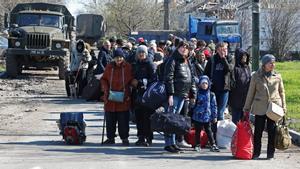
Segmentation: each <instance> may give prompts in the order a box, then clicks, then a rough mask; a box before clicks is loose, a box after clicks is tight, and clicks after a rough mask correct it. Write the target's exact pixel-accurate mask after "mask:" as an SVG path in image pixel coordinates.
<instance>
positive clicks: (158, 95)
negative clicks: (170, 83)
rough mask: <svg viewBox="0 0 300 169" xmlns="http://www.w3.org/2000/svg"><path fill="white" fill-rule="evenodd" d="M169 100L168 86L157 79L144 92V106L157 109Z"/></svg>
mask: <svg viewBox="0 0 300 169" xmlns="http://www.w3.org/2000/svg"><path fill="white" fill-rule="evenodd" d="M166 101H167V91H166V86H165V84H164V83H163V82H160V81H157V82H154V83H152V84H151V85H150V86H149V87H147V89H146V91H145V93H144V94H143V98H142V103H143V105H144V106H146V107H148V108H150V109H152V110H155V109H157V108H158V107H160V106H161V105H162V103H164V102H166Z"/></svg>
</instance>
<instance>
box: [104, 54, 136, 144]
mask: <svg viewBox="0 0 300 169" xmlns="http://www.w3.org/2000/svg"><path fill="white" fill-rule="evenodd" d="M132 79H133V74H132V68H131V65H130V64H129V63H127V62H125V60H124V53H123V51H122V50H121V49H116V50H115V51H114V54H113V61H112V62H110V63H109V64H107V66H106V68H105V70H104V73H103V76H102V78H101V86H102V90H103V92H104V97H103V101H104V111H105V117H106V121H107V125H106V131H107V140H106V141H105V142H104V143H103V144H115V137H116V135H115V132H116V124H117V123H118V132H119V135H120V137H121V139H122V144H123V145H125V146H127V145H129V141H128V137H129V108H130V104H131V100H130V88H129V86H130V84H131V81H132Z"/></svg>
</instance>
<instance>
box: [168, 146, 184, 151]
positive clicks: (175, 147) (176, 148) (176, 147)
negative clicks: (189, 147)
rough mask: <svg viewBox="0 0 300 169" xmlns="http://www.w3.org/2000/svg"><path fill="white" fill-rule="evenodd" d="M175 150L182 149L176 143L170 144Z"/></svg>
mask: <svg viewBox="0 0 300 169" xmlns="http://www.w3.org/2000/svg"><path fill="white" fill-rule="evenodd" d="M171 146H172V147H173V148H174V149H175V150H177V151H182V149H181V148H179V147H178V146H177V145H176V144H174V145H171Z"/></svg>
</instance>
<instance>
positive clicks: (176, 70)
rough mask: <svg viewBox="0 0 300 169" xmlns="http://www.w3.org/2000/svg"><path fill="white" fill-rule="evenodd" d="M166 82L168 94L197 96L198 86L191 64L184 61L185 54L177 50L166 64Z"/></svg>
mask: <svg viewBox="0 0 300 169" xmlns="http://www.w3.org/2000/svg"><path fill="white" fill-rule="evenodd" d="M164 78H165V84H166V89H167V94H168V95H169V96H170V95H174V96H179V97H188V96H189V94H192V96H191V97H192V98H196V86H195V81H194V79H193V76H192V70H191V64H190V62H188V64H186V63H185V62H184V58H183V56H182V55H181V54H180V53H179V52H178V51H177V50H176V51H175V52H174V53H173V55H172V56H171V58H170V59H169V60H168V62H167V63H166V66H165V76H164Z"/></svg>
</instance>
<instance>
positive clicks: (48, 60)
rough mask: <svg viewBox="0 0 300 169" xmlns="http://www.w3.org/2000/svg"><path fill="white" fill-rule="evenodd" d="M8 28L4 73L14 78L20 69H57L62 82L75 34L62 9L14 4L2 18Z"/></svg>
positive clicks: (67, 13) (30, 4)
mask: <svg viewBox="0 0 300 169" xmlns="http://www.w3.org/2000/svg"><path fill="white" fill-rule="evenodd" d="M5 25H6V27H7V28H8V30H9V31H8V32H9V37H8V49H7V52H6V73H7V75H8V76H10V77H12V78H14V77H16V76H17V75H18V74H20V73H21V72H22V70H24V69H27V68H29V69H44V68H48V67H58V76H59V78H60V79H64V75H65V73H64V72H65V70H66V69H67V67H68V65H69V62H70V48H71V47H70V45H71V40H72V34H73V32H74V31H75V27H74V17H73V16H72V15H71V13H70V12H69V11H68V9H67V8H66V7H65V6H63V5H57V4H49V3H21V4H17V5H16V6H15V8H13V9H12V11H11V12H10V13H9V14H5Z"/></svg>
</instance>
